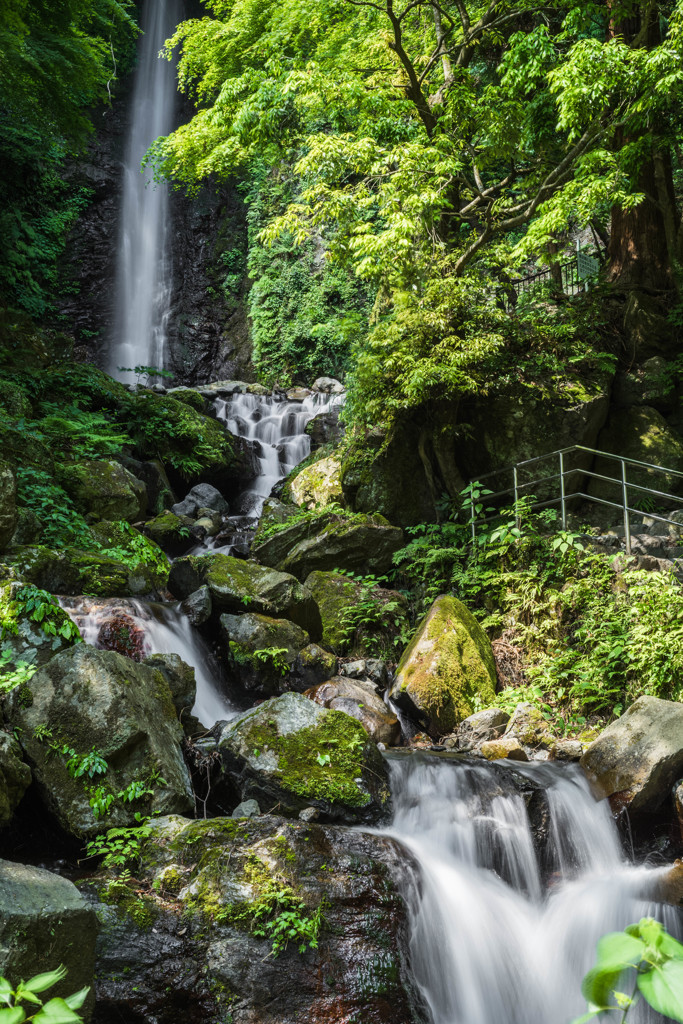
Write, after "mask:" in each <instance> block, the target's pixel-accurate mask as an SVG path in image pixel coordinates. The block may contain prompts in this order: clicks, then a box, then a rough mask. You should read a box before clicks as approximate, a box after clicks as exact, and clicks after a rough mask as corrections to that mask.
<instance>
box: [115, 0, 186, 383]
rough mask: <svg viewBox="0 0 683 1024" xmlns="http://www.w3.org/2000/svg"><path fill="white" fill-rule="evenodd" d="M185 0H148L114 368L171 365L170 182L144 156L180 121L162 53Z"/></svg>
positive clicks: (126, 196)
mask: <svg viewBox="0 0 683 1024" xmlns="http://www.w3.org/2000/svg"><path fill="white" fill-rule="evenodd" d="M180 16H181V4H180V0H145V3H144V4H143V7H142V19H141V27H142V30H143V35H142V38H141V40H140V44H139V51H138V66H137V70H136V72H135V79H134V84H133V95H132V99H131V116H130V128H129V133H128V139H127V143H126V154H125V162H124V167H123V199H122V206H121V215H120V222H119V240H118V251H117V256H116V285H115V288H116V303H115V315H114V327H113V337H112V341H111V347H110V366H109V372H110V373H111V374H112V376H114V377H118V378H119V379H126V376H127V375H126V374H122V373H121V371H120V370H119V369H118V367H119V366H125V367H131V368H132V367H134V366H136V365H140V366H157V367H160V368H163V366H164V365H165V360H166V354H165V340H166V325H167V320H168V315H169V304H170V298H171V257H170V252H169V240H170V236H171V232H170V214H169V201H168V199H169V197H168V186H167V185H166V184H154V183H153V182H151V181H150V178H151V171H150V169H149V168H145V170H144V171H142V170H141V167H140V165H141V163H142V160H143V157H144V155H145V153H146V152H147V150H148V149H149V147H150V145H151V144H152V143H153V142H154V140H155V139H157V138H158V137H159V136H160V135H168V133H169V132H170V131H171V130H172V128H173V113H174V105H175V102H174V97H175V68H174V67H173V65H172V64H171V63H170V62H169V61H167V60H163V59H159V57H158V53H159V50H160V49H161V47H162V46H163V44H164V41H165V40H166V39H167V38H168V37H169V36H170V35H172V34H173V31H174V29H175V26H176V25H177V23H178V21H179V20H180Z"/></svg>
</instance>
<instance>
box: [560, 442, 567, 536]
mask: <svg viewBox="0 0 683 1024" xmlns="http://www.w3.org/2000/svg"><path fill="white" fill-rule="evenodd" d="M558 455H559V456H560V504H561V507H562V529H563V530H566V529H567V506H566V503H565V497H564V454H563V453H562V452H558Z"/></svg>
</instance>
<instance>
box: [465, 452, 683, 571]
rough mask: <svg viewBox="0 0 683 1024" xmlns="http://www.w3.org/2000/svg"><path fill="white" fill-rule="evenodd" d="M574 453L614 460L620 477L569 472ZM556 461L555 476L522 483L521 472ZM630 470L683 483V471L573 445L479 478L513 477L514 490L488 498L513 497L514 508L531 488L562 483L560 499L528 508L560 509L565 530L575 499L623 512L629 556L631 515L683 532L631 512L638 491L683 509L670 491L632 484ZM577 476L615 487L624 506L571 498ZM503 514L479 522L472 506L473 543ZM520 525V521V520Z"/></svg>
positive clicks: (590, 497) (577, 493)
mask: <svg viewBox="0 0 683 1024" xmlns="http://www.w3.org/2000/svg"><path fill="white" fill-rule="evenodd" d="M574 452H582V453H586V454H588V455H592V456H598V457H599V458H605V459H611V460H612V461H613V462H618V463H619V469H620V472H619V475H618V476H616V477H611V476H605V474H604V473H598V472H596V471H595V470H594V469H582V468H572V469H567V468H566V467H565V458H566V456H567V455H569V454H572V453H574ZM555 458H556V459H557V460H558V463H559V471H558V472H555V473H547V474H546V475H545V476H541V477H537V478H536V479H534V480H530V481H520V479H519V471H520V470H521V469H523V468H526V467H528V466H532V465H534V464H535V463H537V462H542V461H544V460H547V459H555ZM627 466H638V467H640V468H641V469H645V470H648V471H654V472H657V473H665V474H666V475H667V476H675V477H679V478H681V479H683V471H681V470H678V469H669V468H667V467H666V466H658V465H656V463H654V462H641V461H640V460H639V459H631V458H628V457H627V456H624V455H615V454H614V452H605V451H601V450H600V449H599V448H588V447H586V445H582V444H574V445H571V446H570V447H568V448H558V449H557V450H556V451H553V452H547V453H546V454H545V455H536V456H534V458H532V459H524V460H523V461H521V462H516V463H515V464H514V465H512V466H505V467H504V468H502V469H497V470H493V471H492V472H490V473H484V474H483V476H480V477H478V478H477V482H478V483H482V482H483V481H484V480H490V479H491V477H497V476H500V475H501V474H506V473H512V480H513V483H512V487H508V488H505V489H504V490H500V491H495V492H492V493H490V494H487V495H486V498H487V499H488V500H489V501H493V500H495V499H497V498H504V497H514V505H515V508H517V504H518V502H519V500H520V492H522V491H525V490H528V488H530V487H536V486H537V485H538V484H548V483H550V482H552V481H554V480H559V491H560V493H559V494H558V495H557V497H554V498H550V499H548V500H545V501H536V502H533V503H532V504H531V505H530V506H529V507H530V509H531V510H532V511H535V510H538V509H541V508H548V507H549V506H551V505H559V507H560V510H561V515H562V529H563V530H566V529H567V505H568V503H569V502H570V501H572V500H573V499H575V498H582V499H584V500H585V501H589V502H594V503H595V504H598V505H608V506H609V507H611V508H618V509H620V510H621V512H622V515H623V520H624V538H625V546H626V553H627V554H628V555H630V554H631V521H630V517H631V515H632V514H633V515H643V514H646V515H649V516H650V517H651V518H652V519H656V520H657V521H658V522H661V523H668V524H670V525H671V526H678V527H680V528H682V529H683V523H679V522H677V521H676V520H675V519H668V518H667V517H666V516H660V515H657V514H655V513H649V512H648V513H643V511H642V509H636V508H632V507H631V505H630V504H629V491H638V492H640V493H642V494H648V495H651V496H652V497H656V498H665V499H667V500H669V501H675V502H679V503H680V504H681V505H683V496H680V495H676V494H670V493H669V492H668V491H660V490H657V489H656V488H654V487H644V486H643V485H642V484H637V483H636V482H635V481H632V482H630V481H629V480H628V475H627ZM577 474H579V475H581V476H582V477H590V478H591V479H595V480H603V481H605V482H606V483H611V484H616V485H617V486H618V487H620V488H621V502H616V501H609V500H608V499H606V498H598V497H596V496H595V495H592V494H586V493H584V492H583V491H573V492H572V493H571V494H568V493H567V487H566V482H567V480H568V479H569V478H570V477H573V476H576V475H577ZM500 517H501V513H500V512H499V513H496V514H495V515H493V516H483V517H481V518H477V517H476V514H475V509H474V503H472V505H471V516H470V526H471V531H472V542H473V543H474V542H476V530H477V526H481V525H483V524H484V523H490V522H494V521H495V520H497V519H500ZM517 523H518V525H519V518H518V519H517Z"/></svg>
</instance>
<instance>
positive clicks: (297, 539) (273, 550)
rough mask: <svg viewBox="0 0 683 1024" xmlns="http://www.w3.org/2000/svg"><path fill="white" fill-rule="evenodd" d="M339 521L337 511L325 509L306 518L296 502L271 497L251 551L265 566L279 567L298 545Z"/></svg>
mask: <svg viewBox="0 0 683 1024" xmlns="http://www.w3.org/2000/svg"><path fill="white" fill-rule="evenodd" d="M340 521H341V520H340V516H339V514H338V513H337V512H336V511H329V512H325V511H324V510H323V511H322V512H321V513H320V514H318V513H316V514H315V515H314V516H310V517H307V516H305V515H302V514H301V510H300V509H299V508H298V507H297V506H296V505H285V504H283V503H282V502H279V501H276V500H274V499H270V501H268V502H267V504H266V507H265V508H264V512H263V515H262V516H261V521H260V522H259V526H258V529H257V531H256V534H255V536H254V540H253V543H252V545H251V554H252V556H253V557H254V558H257V559H258V560H259V562H261V564H262V565H268V566H270V567H271V568H277V567H279V566H280V565H281V564H282V563H283V562H284V561H285V560H286V558H287V556H288V554H289V552H290V551H291V550H292V549H293V548H295V547H296V545H297V544H300V543H302V542H304V541H306V540H309V539H310V538H312V537H316V536H317V535H318V533H319V532H320V530H322V529H323V528H324V527H326V526H329V525H331V524H332V523H337V522H340Z"/></svg>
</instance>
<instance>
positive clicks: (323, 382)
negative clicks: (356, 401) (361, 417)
mask: <svg viewBox="0 0 683 1024" xmlns="http://www.w3.org/2000/svg"><path fill="white" fill-rule="evenodd" d="M313 391H319V392H320V393H321V394H323V395H343V394H344V392H345V391H346V388H345V387H344V385H343V384H342V383H341V381H338V380H337V379H336V378H335V377H318V378H317V379H316V380H314V381H313Z"/></svg>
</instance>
